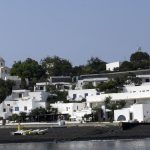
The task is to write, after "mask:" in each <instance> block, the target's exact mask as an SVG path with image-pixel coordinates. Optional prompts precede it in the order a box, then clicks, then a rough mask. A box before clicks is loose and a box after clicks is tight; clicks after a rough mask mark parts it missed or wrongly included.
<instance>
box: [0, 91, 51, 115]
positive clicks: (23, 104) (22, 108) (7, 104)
mask: <svg viewBox="0 0 150 150" xmlns="http://www.w3.org/2000/svg"><path fill="white" fill-rule="evenodd" d="M48 96H49V93H47V92H44V91H40V92H30V91H29V90H13V91H12V94H11V95H10V96H8V97H7V98H6V100H5V101H3V102H2V103H1V104H0V108H1V109H0V116H1V117H3V118H7V117H8V116H10V115H12V114H14V113H15V114H19V113H20V112H26V113H30V112H31V110H32V109H35V108H38V107H43V108H46V105H47V98H48Z"/></svg>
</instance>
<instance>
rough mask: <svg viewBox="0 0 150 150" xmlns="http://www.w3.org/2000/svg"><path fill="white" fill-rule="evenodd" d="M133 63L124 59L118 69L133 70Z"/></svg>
mask: <svg viewBox="0 0 150 150" xmlns="http://www.w3.org/2000/svg"><path fill="white" fill-rule="evenodd" d="M133 69H134V68H133V64H132V63H131V62H129V61H124V62H123V63H122V64H121V66H120V67H119V71H130V70H133Z"/></svg>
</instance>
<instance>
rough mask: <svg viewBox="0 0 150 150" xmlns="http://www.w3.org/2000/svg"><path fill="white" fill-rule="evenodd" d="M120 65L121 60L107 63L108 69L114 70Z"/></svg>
mask: <svg viewBox="0 0 150 150" xmlns="http://www.w3.org/2000/svg"><path fill="white" fill-rule="evenodd" d="M120 65H121V62H119V61H117V62H112V63H108V64H106V70H108V71H114V70H115V69H116V68H119V67H120Z"/></svg>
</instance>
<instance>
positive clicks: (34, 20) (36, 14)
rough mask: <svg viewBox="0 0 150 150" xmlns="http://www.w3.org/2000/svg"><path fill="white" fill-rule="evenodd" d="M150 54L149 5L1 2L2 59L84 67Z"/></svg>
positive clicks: (99, 0)
mask: <svg viewBox="0 0 150 150" xmlns="http://www.w3.org/2000/svg"><path fill="white" fill-rule="evenodd" d="M138 47H142V50H143V51H144V52H147V53H150V0H0V56H1V57H3V58H4V59H5V61H6V65H7V66H9V67H11V66H12V64H13V63H14V61H19V60H22V61H24V60H25V59H26V58H32V59H35V60H37V61H40V60H41V59H44V58H46V57H47V56H50V57H52V56H55V55H56V56H59V57H61V58H65V59H68V60H69V61H70V62H71V63H72V64H73V65H83V64H86V62H87V60H88V59H90V58H91V57H99V58H100V59H101V60H103V61H106V62H113V61H124V60H129V58H130V55H131V54H132V53H134V52H135V51H136V50H137V49H138Z"/></svg>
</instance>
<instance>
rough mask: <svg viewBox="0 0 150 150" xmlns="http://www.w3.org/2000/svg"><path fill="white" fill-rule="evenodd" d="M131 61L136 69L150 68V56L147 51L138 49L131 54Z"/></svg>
mask: <svg viewBox="0 0 150 150" xmlns="http://www.w3.org/2000/svg"><path fill="white" fill-rule="evenodd" d="M130 61H131V63H132V64H133V68H134V69H149V67H150V56H149V54H148V53H146V52H141V51H137V52H135V53H133V54H131V57H130Z"/></svg>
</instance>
